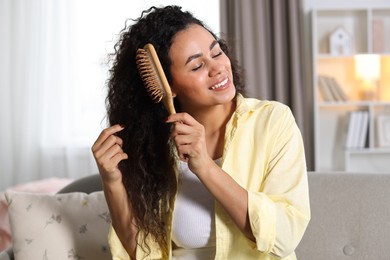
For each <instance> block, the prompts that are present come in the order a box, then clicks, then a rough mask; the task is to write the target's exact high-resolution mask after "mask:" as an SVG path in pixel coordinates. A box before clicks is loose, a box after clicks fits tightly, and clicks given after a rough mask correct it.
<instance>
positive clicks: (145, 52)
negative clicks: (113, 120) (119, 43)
mask: <svg viewBox="0 0 390 260" xmlns="http://www.w3.org/2000/svg"><path fill="white" fill-rule="evenodd" d="M136 63H137V67H138V71H139V74H140V76H141V79H142V82H143V83H144V86H145V88H146V91H147V92H148V94H149V96H150V98H151V99H152V100H153V101H154V102H155V103H159V102H161V101H162V103H163V105H164V107H165V108H166V110H167V111H168V112H169V114H170V115H172V114H175V113H176V111H175V107H174V105H173V98H172V92H171V87H170V86H169V83H168V80H167V78H166V76H165V74H164V70H163V68H162V66H161V63H160V60H159V59H158V56H157V52H156V50H155V49H154V46H153V45H152V44H150V43H148V44H146V45H145V46H144V47H143V48H140V49H138V50H137V53H136Z"/></svg>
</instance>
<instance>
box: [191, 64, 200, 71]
mask: <svg viewBox="0 0 390 260" xmlns="http://www.w3.org/2000/svg"><path fill="white" fill-rule="evenodd" d="M200 68H202V64H199V65H197V66H196V67H195V68H193V69H192V71H197V70H198V69H200Z"/></svg>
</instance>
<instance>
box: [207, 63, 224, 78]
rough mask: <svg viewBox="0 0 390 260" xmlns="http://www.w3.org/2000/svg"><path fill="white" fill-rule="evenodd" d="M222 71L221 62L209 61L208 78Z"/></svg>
mask: <svg viewBox="0 0 390 260" xmlns="http://www.w3.org/2000/svg"><path fill="white" fill-rule="evenodd" d="M223 69H224V65H223V64H222V63H221V62H219V61H216V60H211V61H210V69H209V75H210V77H212V76H215V75H218V74H220V73H222V71H223Z"/></svg>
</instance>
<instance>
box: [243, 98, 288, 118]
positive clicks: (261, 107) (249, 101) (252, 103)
mask: <svg viewBox="0 0 390 260" xmlns="http://www.w3.org/2000/svg"><path fill="white" fill-rule="evenodd" d="M240 99H241V100H239V103H240V106H243V107H246V110H247V111H252V112H261V113H271V114H273V113H280V114H284V113H290V108H289V107H288V106H287V105H286V104H283V103H281V102H279V101H274V100H261V99H257V98H248V97H241V98H240Z"/></svg>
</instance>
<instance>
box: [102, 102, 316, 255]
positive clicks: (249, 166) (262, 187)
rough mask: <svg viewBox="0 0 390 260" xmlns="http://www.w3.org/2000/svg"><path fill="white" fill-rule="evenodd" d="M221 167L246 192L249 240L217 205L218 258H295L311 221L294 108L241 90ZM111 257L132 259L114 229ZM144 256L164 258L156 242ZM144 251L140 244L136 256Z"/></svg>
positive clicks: (230, 122) (304, 164)
mask: <svg viewBox="0 0 390 260" xmlns="http://www.w3.org/2000/svg"><path fill="white" fill-rule="evenodd" d="M221 167H222V169H223V170H224V171H225V172H226V173H227V174H229V175H230V176H232V177H233V178H234V179H235V181H236V182H237V183H238V184H239V185H241V186H242V187H244V188H245V189H246V190H247V191H248V212H249V221H250V225H251V228H252V232H253V235H254V237H255V238H256V243H254V242H252V241H250V240H249V239H247V238H246V237H245V236H244V235H243V234H242V233H241V231H240V230H239V229H238V228H237V227H236V225H235V223H234V222H233V220H232V219H231V218H230V217H229V215H228V214H227V213H226V212H225V210H224V209H223V208H222V206H221V205H220V204H218V203H217V202H216V204H215V227H216V256H215V259H218V260H227V259H232V260H235V259H245V260H250V259H261V260H268V259H284V260H292V259H296V256H295V253H294V250H295V248H296V247H297V245H298V243H299V242H300V240H301V238H302V236H303V233H304V231H305V229H306V227H307V225H308V223H309V220H310V206H309V193H308V183H307V171H306V161H305V155H304V147H303V142H302V137H301V133H300V131H299V129H298V127H297V125H296V123H295V120H294V117H293V115H292V113H291V111H290V109H289V108H288V107H287V106H285V105H283V104H281V103H278V102H275V101H260V100H257V99H250V98H243V97H242V96H241V95H237V108H236V111H235V113H234V114H233V116H232V118H231V119H230V121H229V122H228V124H227V126H226V136H225V145H224V152H223V157H222V166H221ZM109 243H110V248H111V253H112V255H113V259H115V260H119V259H120V260H125V259H130V258H129V256H128V254H127V253H126V251H125V249H124V248H123V246H122V244H121V242H120V241H119V238H118V237H117V235H116V233H115V231H114V229H113V228H111V229H110V233H109ZM150 246H151V249H152V253H151V255H149V256H148V257H146V258H144V259H160V258H161V254H160V252H159V249H158V247H156V246H155V244H152V242H151V243H150ZM143 257H145V255H144V254H143V252H142V250H141V249H140V248H139V247H138V248H137V259H143Z"/></svg>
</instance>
